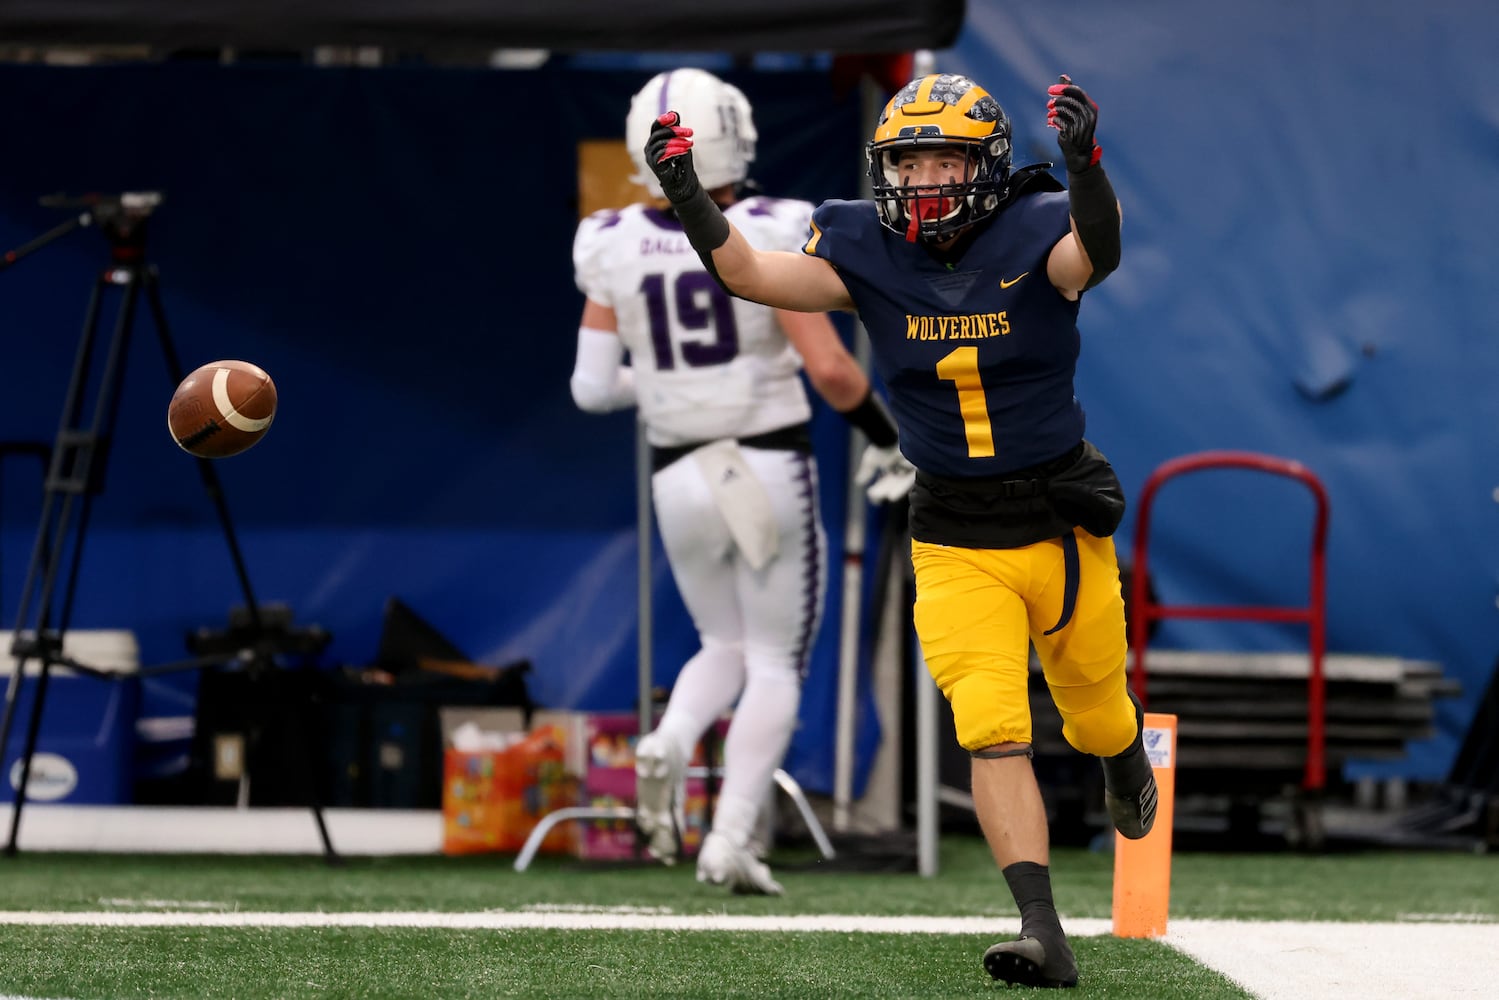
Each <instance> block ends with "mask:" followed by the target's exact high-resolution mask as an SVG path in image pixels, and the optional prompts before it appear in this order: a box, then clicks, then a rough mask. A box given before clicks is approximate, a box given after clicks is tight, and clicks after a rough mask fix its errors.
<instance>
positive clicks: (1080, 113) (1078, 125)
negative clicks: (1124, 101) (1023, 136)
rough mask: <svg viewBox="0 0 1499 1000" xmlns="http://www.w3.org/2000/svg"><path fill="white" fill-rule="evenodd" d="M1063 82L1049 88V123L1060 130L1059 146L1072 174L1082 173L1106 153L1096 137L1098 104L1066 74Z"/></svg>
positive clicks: (1058, 134)
mask: <svg viewBox="0 0 1499 1000" xmlns="http://www.w3.org/2000/svg"><path fill="white" fill-rule="evenodd" d="M1061 81H1062V82H1061V83H1054V84H1052V85H1051V86H1050V87H1047V88H1046V92H1047V93H1048V94H1050V95H1051V98H1050V99H1049V100H1048V101H1047V102H1046V124H1047V125H1050V126H1051V127H1052V128H1054V129H1056V130H1057V146H1058V147H1060V148H1061V150H1062V160H1063V162H1065V163H1066V164H1067V172H1068V173H1069V174H1080V173H1082V172H1083V171H1084V170H1087V169H1088V168H1089V167H1091V166H1093V164H1095V163H1097V162H1098V160H1099V158H1100V157H1102V156H1103V150H1102V149H1101V148H1099V145H1098V142H1097V140H1096V139H1094V137H1093V131H1094V129H1095V128H1097V127H1098V105H1096V104H1094V103H1093V101H1092V100H1091V99H1090V98H1089V97H1088V95H1087V94H1086V93H1085V92H1084V91H1083V88H1081V87H1079V86H1078V85H1077V84H1075V83H1073V82H1072V78H1071V77H1070V76H1068V75H1067V74H1066V73H1063V74H1062V77H1061Z"/></svg>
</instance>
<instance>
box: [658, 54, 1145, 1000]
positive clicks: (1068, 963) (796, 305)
mask: <svg viewBox="0 0 1499 1000" xmlns="http://www.w3.org/2000/svg"><path fill="white" fill-rule="evenodd" d="M1048 94H1049V99H1048V102H1047V122H1048V124H1049V125H1051V126H1052V127H1054V128H1055V129H1056V130H1057V142H1058V145H1059V147H1060V149H1061V152H1062V157H1063V159H1064V161H1065V164H1066V169H1067V185H1066V186H1065V188H1064V187H1063V185H1062V184H1061V183H1059V182H1058V181H1056V180H1055V179H1054V178H1053V177H1052V176H1051V174H1050V173H1048V172H1047V171H1048V168H1049V167H1050V166H1051V164H1036V165H1033V166H1030V167H1026V168H1022V169H1018V170H1013V171H1012V169H1011V162H1010V157H1011V131H1010V120H1009V118H1008V116H1007V115H1006V114H1005V112H1004V109H1003V108H1001V107H1000V105H999V103H998V102H997V101H996V100H995V99H994V98H993V97H992V96H991V95H989V94H988V93H987V92H985V91H984V89H983V88H981V87H979V86H977V85H976V84H975V83H974V82H973V81H972V80H970V79H968V78H967V77H964V76H957V75H953V74H933V75H929V76H924V77H921V78H920V79H917V80H913V81H911V82H910V83H909V84H907V85H906V86H905V87H903V88H901V90H900V91H899V92H898V93H896V94H895V96H894V97H892V98H891V99H890V101H889V103H888V104H886V105H885V108H884V111H883V112H882V113H881V115H880V119H879V124H878V126H877V127H876V129H875V134H874V137H873V140H872V141H871V142H870V143H869V145H868V147H867V155H868V165H869V176H870V180H871V182H872V183H873V194H874V197H873V199H872V200H868V201H829V202H824V203H823V204H822V205H821V206H819V207H818V208H817V209H816V210H815V211H814V212H813V214H812V222H811V226H810V235H809V236H808V238H807V240H806V242H805V243H804V244H803V246H802V248H801V252H800V253H792V252H785V251H782V252H775V251H768V250H761V249H756V248H754V247H753V246H751V245H750V243H749V242H748V241H746V239H745V238H744V236H743V235H742V234H741V233H740V232H739V230H738V229H737V228H736V227H735V226H734V225H733V224H732V223H731V222H730V221H728V220H726V219H725V218H724V215H723V213H722V212H720V211H719V210H718V209H717V207H716V206H714V205H713V203H712V202H711V200H709V199H708V198H707V197H706V196H705V195H704V194H703V192H702V190H701V187H700V185H699V184H698V181H697V179H696V176H695V174H694V170H693V163H692V126H694V125H695V124H696V123H695V122H693V121H691V120H683V119H682V118H681V116H680V115H678V114H676V113H675V112H674V111H667V113H665V114H663V115H662V116H661V117H660V118H659V119H658V120H657V123H656V125H655V127H654V129H653V130H652V132H651V135H650V138H649V140H648V142H647V145H646V158H647V161H648V162H649V163H650V164H651V168H652V169H653V170H654V171H655V173H656V175H657V177H658V178H659V179H660V183H661V186H662V189H663V190H664V191H665V192H666V195H667V197H668V198H670V199H671V201H672V204H673V205H674V207H675V208H676V210H677V214H678V217H679V218H680V219H681V220H682V223H683V226H684V228H685V230H686V233H687V235H688V237H689V238H690V239H691V240H692V243H693V246H694V247H696V249H697V250H698V252H699V254H700V255H701V256H702V258H703V260H704V263H705V266H707V267H708V269H709V270H710V272H712V273H713V274H714V275H715V277H717V278H718V280H719V281H720V282H721V283H722V285H723V287H724V288H725V289H727V290H728V291H729V292H730V293H732V294H734V295H736V296H739V297H741V298H745V299H749V300H751V301H754V302H762V303H765V304H767V305H771V306H775V307H777V308H780V309H799V310H809V311H821V310H832V309H844V310H853V311H855V312H857V313H858V315H859V317H860V319H861V320H862V321H863V325H864V327H865V329H866V330H867V331H868V335H869V339H870V347H871V351H872V356H873V359H874V365H875V368H876V369H877V370H878V371H879V373H880V375H881V377H882V378H883V379H884V381H885V384H886V386H887V387H888V389H889V394H890V406H891V409H892V410H893V411H894V413H895V416H896V421H897V423H898V425H899V429H900V438H899V448H900V451H902V452H903V453H904V455H905V457H906V458H907V459H909V460H910V462H911V463H912V464H913V465H915V467H916V469H917V473H916V479H915V485H914V487H913V489H912V491H911V495H910V501H911V504H910V524H911V539H912V541H911V556H912V563H913V565H914V569H915V573H916V604H915V625H916V631H917V635H918V637H919V638H920V641H921V647H922V652H923V654H924V656H925V659H926V663H927V666H928V668H929V669H930V671H931V674H932V677H933V679H934V680H935V681H936V683H937V686H938V687H939V688H940V689H941V690H942V692H943V694H944V695H945V696H946V697H947V699H948V701H949V702H950V703H951V705H952V710H953V717H954V720H955V723H956V728H957V737H958V741H959V742H960V743H961V744H962V746H963V747H964V748H965V749H967V750H968V752H969V754H970V755H971V756H972V758H973V760H972V782H973V801H974V809H975V811H976V812H977V814H978V818H979V821H980V823H981V825H982V827H983V830H984V835H985V837H986V839H987V840H988V843H989V846H990V849H991V851H992V853H993V855H994V859H995V861H996V863H997V864H998V866H999V868H1000V870H1001V872H1002V873H1003V875H1004V878H1005V881H1006V883H1007V884H1008V886H1009V888H1010V891H1011V893H1012V895H1013V896H1014V898H1015V902H1016V905H1017V906H1018V907H1019V910H1020V917H1021V925H1020V934H1019V936H1018V938H1017V939H1016V940H1013V941H1001V942H999V943H997V944H995V945H993V946H992V947H990V948H989V949H988V950H987V951H986V952H985V953H984V957H983V963H984V967H985V968H986V969H987V970H988V972H989V973H990V975H991V976H993V977H994V978H995V979H1002V980H1005V981H1007V982H1010V983H1019V984H1024V985H1030V986H1046V987H1069V986H1075V985H1076V984H1077V978H1078V977H1077V964H1076V962H1075V961H1074V959H1073V955H1072V950H1071V948H1070V946H1069V945H1068V943H1067V937H1066V934H1065V932H1064V931H1063V929H1062V926H1061V923H1060V921H1059V920H1058V918H1057V913H1056V909H1055V906H1054V904H1053V901H1052V891H1051V876H1050V870H1049V863H1050V858H1049V833H1048V830H1047V822H1046V812H1045V808H1044V805H1043V802H1042V798H1041V794H1040V789H1039V788H1038V786H1037V783H1036V778H1035V773H1034V771H1033V769H1032V766H1031V762H1030V758H1031V755H1032V748H1031V738H1032V737H1031V718H1030V708H1029V699H1028V695H1027V688H1028V679H1029V672H1030V671H1029V648H1030V646H1031V645H1032V644H1034V646H1035V648H1036V651H1037V654H1038V657H1039V659H1040V662H1041V666H1042V669H1043V672H1044V675H1045V679H1046V682H1047V685H1048V686H1049V688H1050V690H1051V694H1052V698H1053V700H1054V701H1055V703H1056V706H1057V709H1058V711H1059V713H1060V715H1061V717H1062V720H1063V732H1064V734H1065V735H1066V738H1067V740H1068V742H1069V743H1071V744H1072V746H1074V747H1076V748H1077V749H1078V750H1080V751H1082V752H1083V753H1087V754H1092V755H1095V756H1097V757H1099V758H1100V759H1101V761H1102V765H1103V777H1104V786H1105V803H1106V805H1107V807H1108V811H1109V814H1110V817H1111V819H1112V820H1113V823H1114V825H1115V827H1116V828H1117V829H1118V830H1119V832H1120V833H1121V834H1122V835H1124V836H1125V837H1129V838H1139V837H1143V836H1145V835H1146V833H1148V832H1149V831H1150V829H1151V825H1152V823H1153V822H1154V819H1155V807H1156V786H1155V778H1154V774H1153V772H1152V770H1151V766H1150V763H1149V760H1148V759H1147V757H1146V755H1145V753H1144V751H1143V746H1142V742H1141V724H1142V721H1143V712H1142V711H1141V707H1140V705H1139V703H1138V702H1137V701H1136V700H1135V699H1134V697H1133V696H1132V695H1131V694H1130V692H1129V689H1128V686H1127V684H1126V676H1125V654H1126V647H1125V625H1124V605H1123V600H1122V597H1121V593H1120V587H1119V567H1118V562H1117V559H1116V556H1115V552H1114V545H1113V542H1112V540H1111V537H1110V536H1111V535H1112V534H1113V532H1114V529H1115V528H1116V527H1117V526H1118V524H1119V521H1120V519H1121V518H1122V516H1123V512H1124V497H1123V493H1122V491H1121V489H1120V487H1119V482H1118V479H1117V478H1116V477H1115V476H1114V473H1113V470H1112V469H1111V468H1110V466H1109V463H1108V461H1107V460H1106V459H1105V458H1104V457H1103V455H1102V454H1100V453H1099V451H1098V450H1097V449H1096V448H1095V447H1093V445H1092V444H1091V443H1089V442H1088V441H1087V440H1085V438H1084V436H1083V434H1084V423H1083V410H1082V407H1081V406H1080V405H1079V403H1078V401H1077V399H1076V397H1075V396H1074V395H1073V375H1074V370H1075V368H1076V364H1077V358H1078V352H1079V337H1078V328H1077V316H1078V309H1079V305H1080V302H1081V300H1082V297H1083V294H1084V293H1085V292H1086V291H1087V290H1088V289H1090V288H1093V287H1094V286H1095V285H1097V284H1098V283H1099V282H1100V281H1102V280H1104V278H1106V277H1107V276H1108V275H1109V273H1110V272H1112V271H1113V270H1114V269H1115V268H1116V267H1117V266H1118V263H1119V256H1120V238H1119V228H1120V209H1119V203H1118V201H1117V200H1116V198H1115V196H1114V191H1113V187H1112V185H1111V184H1110V182H1109V179H1108V175H1107V174H1106V173H1105V172H1104V169H1103V165H1102V163H1101V162H1100V155H1101V151H1100V148H1099V146H1098V144H1097V142H1096V141H1095V139H1094V131H1095V126H1096V124H1097V120H1098V108H1097V105H1095V104H1094V103H1093V101H1092V100H1090V99H1089V97H1088V95H1087V94H1086V93H1084V92H1083V90H1082V89H1081V88H1079V87H1078V86H1077V85H1076V84H1074V83H1073V82H1072V81H1071V80H1070V79H1069V78H1068V77H1066V76H1063V77H1062V78H1061V82H1060V83H1057V84H1055V85H1053V86H1052V87H1050V88H1049V91H1048Z"/></svg>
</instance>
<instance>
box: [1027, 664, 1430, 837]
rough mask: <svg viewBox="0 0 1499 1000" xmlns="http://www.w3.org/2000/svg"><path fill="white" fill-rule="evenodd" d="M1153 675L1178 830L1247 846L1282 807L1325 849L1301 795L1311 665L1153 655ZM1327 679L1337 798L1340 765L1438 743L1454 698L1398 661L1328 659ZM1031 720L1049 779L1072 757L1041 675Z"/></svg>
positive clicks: (1295, 831)
mask: <svg viewBox="0 0 1499 1000" xmlns="http://www.w3.org/2000/svg"><path fill="white" fill-rule="evenodd" d="M1149 664H1150V687H1149V707H1150V710H1151V711H1152V712H1164V713H1169V714H1174V715H1176V716H1177V718H1178V722H1177V726H1178V732H1177V773H1176V796H1177V807H1176V811H1177V825H1178V827H1184V828H1186V829H1188V830H1190V829H1192V828H1194V827H1195V828H1198V829H1202V830H1204V831H1221V832H1222V833H1224V834H1226V835H1228V836H1229V837H1231V838H1232V837H1244V838H1251V837H1256V836H1258V835H1259V831H1260V824H1261V821H1262V820H1263V819H1264V818H1265V816H1266V814H1269V813H1272V812H1275V811H1277V810H1281V809H1283V808H1284V809H1289V810H1290V814H1289V816H1288V817H1286V819H1287V821H1288V823H1289V824H1290V825H1289V827H1288V829H1287V830H1286V834H1287V836H1288V837H1289V838H1290V839H1292V840H1295V839H1297V838H1304V839H1305V840H1306V841H1308V842H1309V843H1308V846H1318V845H1319V842H1320V839H1321V836H1322V834H1323V831H1322V829H1321V827H1320V825H1319V824H1320V820H1321V817H1320V815H1319V814H1318V813H1319V810H1318V809H1317V808H1316V807H1317V805H1318V800H1319V799H1320V796H1318V797H1317V798H1311V799H1309V798H1308V797H1306V796H1305V795H1304V794H1303V793H1304V789H1303V788H1302V784H1303V775H1304V771H1305V767H1306V760H1307V746H1308V699H1307V682H1308V673H1309V669H1310V660H1309V657H1308V656H1307V655H1306V654H1305V653H1246V652H1201V651H1195V650H1193V651H1187V650H1155V649H1153V650H1151V651H1150V656H1149ZM1323 675H1324V679H1325V682H1326V701H1325V718H1324V726H1323V733H1324V759H1325V764H1326V773H1327V784H1326V786H1325V792H1326V793H1327V794H1328V795H1329V796H1334V797H1335V796H1337V795H1338V793H1340V792H1341V791H1343V790H1344V789H1345V783H1344V782H1343V779H1342V777H1341V776H1342V773H1343V768H1344V765H1346V764H1348V763H1350V762H1382V761H1398V760H1401V759H1403V758H1404V757H1405V755H1406V748H1407V746H1408V744H1409V743H1411V742H1412V741H1414V740H1421V739H1425V738H1427V737H1429V736H1431V735H1433V734H1434V720H1435V711H1436V710H1435V700H1436V699H1437V698H1442V697H1451V696H1453V695H1456V694H1458V693H1459V686H1458V684H1457V682H1456V681H1455V680H1453V679H1452V678H1449V677H1444V676H1443V674H1442V671H1441V668H1440V666H1439V665H1438V664H1436V663H1432V662H1429V661H1423V660H1407V659H1402V658H1400V657H1394V656H1375V655H1358V654H1338V653H1330V654H1327V655H1326V656H1325V658H1324V660H1323ZM1031 710H1032V714H1033V716H1034V719H1035V739H1036V757H1037V768H1038V771H1040V772H1041V773H1042V774H1043V775H1044V774H1045V773H1046V771H1047V765H1046V761H1047V759H1048V758H1051V757H1053V756H1055V757H1057V758H1061V757H1064V756H1066V755H1069V754H1070V755H1072V756H1076V752H1075V751H1073V750H1072V749H1071V748H1070V747H1068V746H1067V743H1066V741H1065V740H1064V739H1063V737H1062V722H1061V718H1060V716H1058V715H1057V712H1056V708H1055V707H1054V706H1053V705H1052V702H1051V698H1050V696H1049V694H1048V693H1047V690H1046V685H1045V683H1044V682H1043V681H1042V680H1041V676H1040V672H1039V668H1038V667H1035V666H1034V665H1033V672H1032V684H1031ZM1093 770H1096V768H1094V769H1093ZM1094 792H1098V794H1097V795H1094V794H1093V793H1094ZM1053 794H1054V795H1065V794H1070V793H1066V792H1062V791H1060V790H1057V791H1055V792H1053ZM1079 794H1082V795H1085V796H1087V797H1088V801H1086V802H1084V803H1082V805H1083V807H1084V808H1086V809H1090V810H1100V811H1101V807H1102V796H1101V789H1085V790H1083V791H1081V792H1080V793H1079ZM1094 798H1096V799H1097V800H1098V801H1097V802H1093V801H1092V799H1094ZM1266 807H1273V808H1266Z"/></svg>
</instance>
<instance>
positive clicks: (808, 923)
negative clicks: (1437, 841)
mask: <svg viewBox="0 0 1499 1000" xmlns="http://www.w3.org/2000/svg"><path fill="white" fill-rule="evenodd" d="M1063 923H1064V925H1065V926H1066V928H1067V932H1068V933H1069V934H1070V935H1072V936H1074V937H1091V936H1096V935H1101V934H1108V933H1111V931H1112V923H1111V922H1110V921H1108V920H1098V919H1066V920H1064V921H1063ZM3 925H33V926H37V925H44V926H45V925H51V926H90V927H416V928H435V929H448V930H497V931H498V930H670V931H762V932H765V931H776V932H832V933H838V934H857V933H872V934H975V935H982V936H1003V935H1005V934H1013V933H1015V932H1016V930H1018V927H1017V926H1016V922H1015V921H1013V920H1007V919H996V918H993V917H876V916H837V915H805V916H736V915H733V914H725V913H698V914H692V913H664V912H659V911H653V912H641V909H639V908H619V909H611V908H602V907H601V908H598V909H589V908H586V907H576V908H574V907H569V908H566V909H536V910H487V911H482V912H477V913H437V912H414V913H334V912H310V913H270V912H224V913H205V912H201V911H198V912H190V913H187V912H170V911H159V910H158V911H149V912H124V913H122V912H117V911H116V912H107V911H93V912H88V911H77V912H67V911H58V912H50V913H46V912H26V911H12V912H0V926H3ZM1163 940H1164V942H1165V943H1166V944H1168V945H1170V946H1172V947H1174V948H1176V949H1178V950H1180V951H1182V952H1183V953H1185V954H1187V955H1190V956H1191V957H1192V958H1194V959H1196V960H1197V961H1199V962H1202V963H1203V964H1204V965H1207V966H1209V967H1211V968H1213V969H1216V970H1217V971H1219V972H1221V973H1223V974H1224V975H1225V976H1227V977H1228V978H1230V979H1232V980H1233V981H1235V982H1236V983H1238V984H1239V985H1240V986H1242V987H1243V988H1244V989H1246V990H1248V991H1249V992H1251V993H1253V994H1254V995H1255V996H1257V997H1260V998H1262V1000H1320V998H1322V997H1327V996H1346V997H1358V998H1359V1000H1427V998H1431V1000H1449V998H1452V997H1477V996H1484V997H1489V996H1494V995H1496V984H1499V923H1472V922H1468V923H1398V924H1397V923H1384V924H1354V923H1325V922H1324V923H1293V922H1289V921H1264V922H1259V921H1233V920H1173V921H1171V923H1170V925H1169V927H1168V930H1167V934H1166V937H1165V938H1164V939H1163ZM1086 971H1087V970H1086V969H1085V970H1084V973H1085V974H1086ZM0 1000H4V998H0Z"/></svg>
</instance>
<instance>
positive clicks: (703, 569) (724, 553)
mask: <svg viewBox="0 0 1499 1000" xmlns="http://www.w3.org/2000/svg"><path fill="white" fill-rule="evenodd" d="M742 454H743V456H744V458H745V461H746V463H747V464H748V466H749V468H750V470H751V471H752V472H753V473H754V474H755V476H756V477H757V478H758V479H759V480H760V482H761V484H762V485H763V486H764V488H765V492H766V494H767V496H768V498H769V500H770V512H771V516H772V517H773V519H774V521H775V524H776V529H777V535H778V545H777V550H776V554H775V555H774V556H773V557H771V559H770V560H769V562H767V563H766V564H765V565H764V566H762V567H761V568H760V569H758V570H756V569H754V568H752V567H751V566H750V565H749V563H748V561H746V560H745V558H744V557H743V556H742V555H741V554H740V553H739V550H738V548H737V547H736V545H735V543H734V539H733V537H732V536H731V535H730V532H729V527H728V524H727V522H726V521H725V519H724V516H723V514H722V513H720V511H719V509H718V506H717V505H716V503H715V501H714V497H713V494H712V492H711V491H710V489H709V487H708V484H707V482H706V480H705V479H704V475H703V472H702V469H701V467H700V466H699V464H698V463H697V462H696V461H694V460H693V458H692V456H690V455H689V456H687V457H685V458H682V459H679V460H678V461H676V462H674V463H672V464H671V465H669V466H667V467H666V468H664V469H662V470H660V471H659V472H657V473H655V474H654V475H653V476H652V477H651V492H652V496H653V499H654V502H655V507H656V522H657V525H658V526H659V529H660V532H661V540H662V543H663V545H664V547H665V549H666V556H667V561H668V562H669V563H670V564H671V571H672V576H673V578H674V579H675V580H676V584H677V588H678V590H679V591H680V592H681V595H682V600H683V603H685V604H686V606H687V610H688V612H689V613H690V614H691V615H692V620H693V624H694V625H696V627H697V631H698V635H699V637H700V638H701V640H702V649H701V651H699V652H698V653H697V655H695V656H693V657H692V658H691V659H690V660H688V661H687V663H686V665H685V666H684V667H683V668H682V671H681V673H680V674H679V675H678V676H677V680H676V683H675V684H674V685H673V687H672V692H671V698H670V700H669V701H668V702H667V708H666V713H665V715H664V716H663V717H662V720H661V724H660V726H658V727H657V731H658V732H661V733H663V734H665V735H667V736H668V737H669V738H670V739H672V740H673V742H674V743H676V745H677V748H678V749H679V750H680V751H681V752H682V754H683V759H690V758H691V756H692V752H693V749H694V748H695V747H696V746H697V743H698V740H699V739H701V738H702V735H703V733H704V732H706V731H707V729H708V727H709V726H710V725H712V724H713V722H714V721H715V720H716V719H718V718H719V717H720V716H721V715H723V713H724V712H726V711H728V710H729V709H730V708H731V707H733V706H734V705H735V702H736V700H737V702H738V707H737V708H735V711H734V716H733V719H732V720H731V722H730V724H729V731H728V735H727V736H726V737H725V740H724V762H723V763H724V775H723V784H722V786H721V788H720V793H719V800H718V809H717V812H716V813H715V816H714V820H713V828H714V829H715V830H718V831H719V832H721V833H724V834H726V835H728V836H729V837H730V838H731V839H732V840H734V841H735V842H736V843H738V844H739V845H741V846H742V845H743V844H744V842H745V841H746V840H747V839H748V838H749V836H750V835H751V834H752V833H753V831H754V826H755V820H756V816H757V815H758V813H759V811H760V808H761V806H762V805H763V804H764V803H765V801H766V800H767V799H768V797H769V794H770V788H771V781H772V776H773V775H774V773H775V770H776V768H778V767H780V766H781V761H782V759H783V758H784V757H785V755H786V748H787V746H788V745H789V744H790V742H791V734H792V731H793V729H795V727H796V720H797V709H798V705H799V703H800V700H801V679H802V676H803V672H804V671H805V670H806V666H807V660H808V656H809V654H810V652H811V648H812V643H813V641H814V640H815V639H816V637H817V629H818V625H819V624H820V622H821V620H822V606H823V595H824V592H825V590H826V585H827V537H826V534H825V533H824V531H823V526H822V518H821V514H820V510H819V507H818V490H817V467H816V464H815V462H814V460H813V458H812V456H810V455H804V454H800V453H798V452H793V451H766V450H761V449H756V448H744V449H742Z"/></svg>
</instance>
